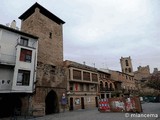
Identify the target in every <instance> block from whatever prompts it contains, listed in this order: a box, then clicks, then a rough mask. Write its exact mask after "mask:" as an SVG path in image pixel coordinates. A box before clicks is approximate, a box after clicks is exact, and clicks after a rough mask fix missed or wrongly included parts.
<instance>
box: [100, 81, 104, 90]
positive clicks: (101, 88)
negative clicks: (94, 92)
mask: <svg viewBox="0 0 160 120" xmlns="http://www.w3.org/2000/svg"><path fill="white" fill-rule="evenodd" d="M102 90H103V82H102V81H100V91H102Z"/></svg>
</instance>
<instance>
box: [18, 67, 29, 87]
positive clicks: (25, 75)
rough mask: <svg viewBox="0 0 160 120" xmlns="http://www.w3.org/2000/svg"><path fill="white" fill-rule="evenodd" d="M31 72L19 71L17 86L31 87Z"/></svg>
mask: <svg viewBox="0 0 160 120" xmlns="http://www.w3.org/2000/svg"><path fill="white" fill-rule="evenodd" d="M29 81H30V71H26V70H18V77H17V85H19V86H29Z"/></svg>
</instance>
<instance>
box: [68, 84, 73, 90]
mask: <svg viewBox="0 0 160 120" xmlns="http://www.w3.org/2000/svg"><path fill="white" fill-rule="evenodd" d="M69 85H70V86H69V89H70V90H71V91H73V83H70V84H69Z"/></svg>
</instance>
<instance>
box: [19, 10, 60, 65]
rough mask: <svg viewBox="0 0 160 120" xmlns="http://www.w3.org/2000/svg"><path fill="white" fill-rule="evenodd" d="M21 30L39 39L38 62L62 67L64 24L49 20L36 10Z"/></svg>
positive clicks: (22, 25)
mask: <svg viewBox="0 0 160 120" xmlns="http://www.w3.org/2000/svg"><path fill="white" fill-rule="evenodd" d="M21 30H22V31H24V32H27V33H30V34H33V35H36V36H38V37H39V40H38V61H40V62H42V63H45V64H51V65H61V64H62V62H63V33H62V31H63V30H62V24H57V23H56V22H54V21H53V20H51V19H49V18H47V17H46V16H44V15H43V14H41V13H40V11H39V9H38V8H36V9H35V12H34V13H33V14H32V15H31V16H29V17H28V18H27V19H25V20H24V21H23V20H22V23H21Z"/></svg>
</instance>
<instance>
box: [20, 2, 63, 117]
mask: <svg viewBox="0 0 160 120" xmlns="http://www.w3.org/2000/svg"><path fill="white" fill-rule="evenodd" d="M19 19H21V30H22V31H24V32H26V33H30V34H32V35H35V36H38V37H39V39H38V59H37V75H36V79H37V81H36V82H35V86H36V87H35V94H33V96H31V98H30V104H31V105H29V106H31V109H34V110H35V112H34V113H33V115H41V116H43V115H45V114H52V113H56V112H59V111H60V110H61V109H60V104H59V100H60V99H61V96H62V94H63V93H66V80H65V72H64V69H63V24H64V23H65V22H64V21H63V20H61V19H60V18H58V17H57V16H55V15H54V14H52V13H51V12H50V11H48V10H47V9H45V8H44V7H43V6H41V5H40V4H38V3H35V4H34V5H32V6H31V7H30V8H29V9H28V10H27V11H25V12H24V13H23V14H22V15H21V16H20V17H19Z"/></svg>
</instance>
